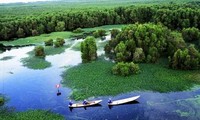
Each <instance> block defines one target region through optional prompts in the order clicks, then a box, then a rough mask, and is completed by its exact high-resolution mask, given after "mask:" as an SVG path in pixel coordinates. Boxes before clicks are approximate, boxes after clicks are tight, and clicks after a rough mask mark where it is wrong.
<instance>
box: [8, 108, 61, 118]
mask: <svg viewBox="0 0 200 120" xmlns="http://www.w3.org/2000/svg"><path fill="white" fill-rule="evenodd" d="M16 119H17V120H64V117H63V116H61V115H59V114H56V113H53V112H51V111H45V110H28V111H25V112H19V113H16V115H15V118H14V119H13V120H16ZM11 120H12V119H11Z"/></svg>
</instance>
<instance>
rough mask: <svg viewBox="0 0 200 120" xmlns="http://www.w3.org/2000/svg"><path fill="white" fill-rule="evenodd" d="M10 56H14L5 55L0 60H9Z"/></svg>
mask: <svg viewBox="0 0 200 120" xmlns="http://www.w3.org/2000/svg"><path fill="white" fill-rule="evenodd" d="M12 58H14V56H5V57H3V58H1V59H0V60H2V61H6V60H10V59H12Z"/></svg>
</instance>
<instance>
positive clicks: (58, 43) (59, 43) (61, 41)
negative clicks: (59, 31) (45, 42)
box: [54, 38, 65, 47]
mask: <svg viewBox="0 0 200 120" xmlns="http://www.w3.org/2000/svg"><path fill="white" fill-rule="evenodd" d="M64 44H65V40H64V39H63V38H57V39H56V41H55V42H54V47H62V46H63V45H64Z"/></svg>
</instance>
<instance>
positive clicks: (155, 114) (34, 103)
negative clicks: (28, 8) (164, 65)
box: [0, 41, 200, 120]
mask: <svg viewBox="0 0 200 120" xmlns="http://www.w3.org/2000/svg"><path fill="white" fill-rule="evenodd" d="M77 43H78V41H76V42H74V43H73V45H75V44H77ZM99 43H100V42H99ZM73 45H72V46H73ZM71 48H72V47H70V48H68V49H66V50H65V52H64V53H61V54H57V55H53V56H46V58H45V59H46V60H47V61H48V62H51V65H52V66H51V67H49V68H46V69H44V70H32V69H28V68H27V67H25V66H23V64H22V63H21V62H20V61H21V59H22V58H25V57H27V56H28V55H27V52H29V51H32V50H33V49H34V47H23V48H19V49H12V50H10V51H6V52H4V53H2V54H0V59H2V58H4V57H9V56H12V57H10V59H8V60H0V93H3V94H5V95H6V96H7V97H8V98H9V99H10V100H9V102H8V103H7V105H8V106H13V107H15V108H16V110H17V111H25V110H28V109H43V110H52V111H53V112H56V113H59V114H62V115H64V116H65V118H66V119H68V120H73V119H74V120H75V119H76V120H77V119H80V120H85V119H90V120H102V119H108V120H115V119H123V120H130V119H140V120H144V119H148V120H160V119H169V120H172V119H173V120H179V119H180V120H182V119H185V120H188V119H192V120H198V119H200V112H199V111H200V108H199V105H200V96H199V94H200V89H199V88H198V87H197V89H194V90H191V91H183V92H171V93H156V92H151V91H146V92H140V91H136V92H132V93H127V94H120V95H118V96H112V97H111V96H103V97H102V96H100V97H98V98H89V99H91V100H94V99H102V100H103V102H102V103H101V105H100V106H94V107H87V108H85V109H84V108H77V109H72V110H70V109H69V108H68V100H69V99H68V98H69V96H70V94H71V92H72V91H71V89H70V88H66V87H61V88H60V92H61V93H62V94H61V95H60V96H57V95H56V93H57V89H56V88H55V85H56V84H58V83H60V82H61V81H62V78H61V76H60V75H61V74H62V72H63V71H64V69H66V67H73V66H75V65H78V64H80V63H81V54H80V52H79V51H75V50H73V49H71ZM102 51H103V50H102V49H99V51H98V55H101V54H103V52H102ZM135 95H140V96H141V97H140V98H139V99H138V100H137V101H138V102H133V103H130V104H125V105H120V106H113V107H112V108H109V107H108V106H107V100H108V98H109V97H111V98H112V99H113V100H117V99H121V98H126V97H131V96H135Z"/></svg>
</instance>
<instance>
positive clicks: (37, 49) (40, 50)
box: [34, 46, 45, 57]
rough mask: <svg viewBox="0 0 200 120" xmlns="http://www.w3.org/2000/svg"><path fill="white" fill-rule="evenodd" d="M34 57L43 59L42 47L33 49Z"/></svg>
mask: <svg viewBox="0 0 200 120" xmlns="http://www.w3.org/2000/svg"><path fill="white" fill-rule="evenodd" d="M34 51H35V56H37V57H45V52H44V47H43V46H36V47H35V49H34Z"/></svg>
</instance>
